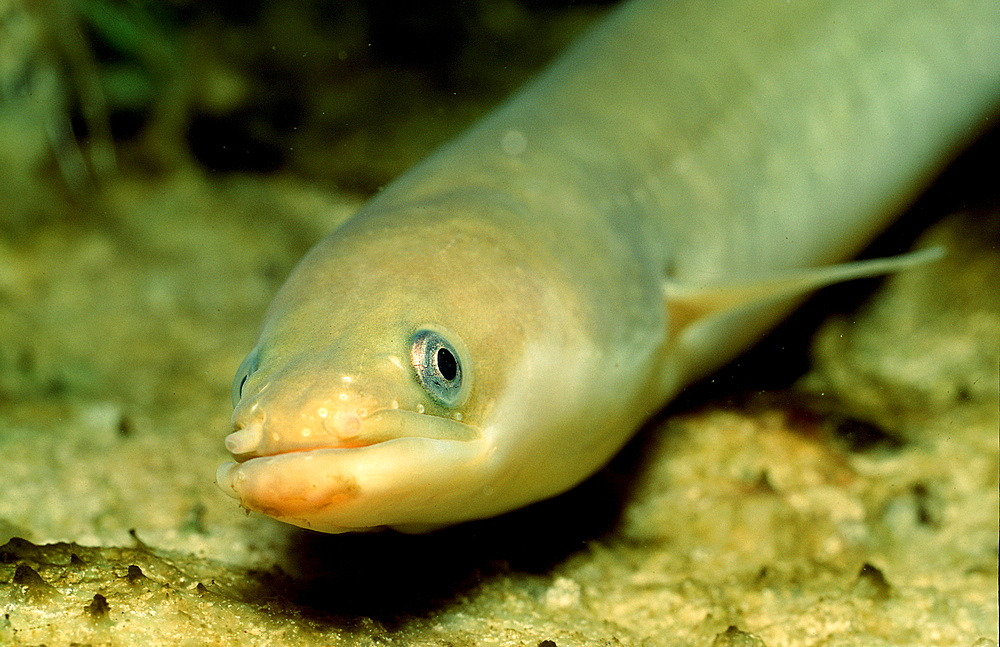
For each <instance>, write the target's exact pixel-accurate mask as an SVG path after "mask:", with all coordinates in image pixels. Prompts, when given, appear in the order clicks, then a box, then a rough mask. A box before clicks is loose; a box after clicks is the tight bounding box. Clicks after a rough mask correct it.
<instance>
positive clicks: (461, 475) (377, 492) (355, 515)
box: [216, 437, 489, 532]
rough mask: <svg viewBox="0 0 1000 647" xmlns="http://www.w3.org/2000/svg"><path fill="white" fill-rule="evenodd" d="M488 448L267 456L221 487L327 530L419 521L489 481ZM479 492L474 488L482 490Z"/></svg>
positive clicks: (387, 444)
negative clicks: (483, 475)
mask: <svg viewBox="0 0 1000 647" xmlns="http://www.w3.org/2000/svg"><path fill="white" fill-rule="evenodd" d="M488 456H489V451H488V443H486V442H485V441H483V440H482V439H481V438H480V439H478V440H473V441H462V440H442V439H432V438H420V437H406V438H397V439H392V440H387V441H384V442H379V443H375V444H372V445H367V446H364V447H358V448H346V449H345V448H325V449H312V450H308V451H293V452H287V453H281V454H274V455H270V456H259V457H254V458H250V459H247V460H245V461H243V462H241V463H236V462H227V463H223V464H222V465H220V466H219V468H218V470H217V472H216V482H217V483H218V485H219V487H220V488H221V489H222V491H223V492H225V493H226V494H228V495H229V496H231V497H233V498H235V499H237V500H238V501H239V502H240V504H241V505H242V506H243V507H244V508H246V509H248V510H253V511H256V512H260V513H263V514H265V515H268V516H270V517H273V518H275V519H278V520H279V521H284V522H286V523H291V524H293V525H296V526H301V527H304V528H313V529H316V530H321V531H323V532H348V531H354V530H366V529H373V528H378V527H383V526H394V525H397V524H407V523H418V522H421V521H422V520H424V519H426V518H428V516H429V517H430V518H431V520H432V521H433V518H434V517H435V516H442V518H444V519H448V518H450V517H451V516H452V513H453V511H452V510H449V509H447V507H442V506H443V505H444V506H448V505H449V504H447V503H445V502H444V501H443V500H442V498H443V499H444V500H447V499H450V498H452V497H453V496H454V495H455V494H456V493H457V492H462V491H465V492H468V491H469V489H468V488H469V487H470V486H473V485H474V484H475V483H477V482H478V481H479V479H480V478H481V472H482V470H481V467H482V465H483V463H484V461H486V460H487V458H488ZM474 489H475V488H473V490H474Z"/></svg>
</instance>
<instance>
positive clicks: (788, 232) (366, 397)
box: [217, 0, 1000, 532]
mask: <svg viewBox="0 0 1000 647" xmlns="http://www.w3.org/2000/svg"><path fill="white" fill-rule="evenodd" d="M998 43H1000V3H997V2H996V0H885V1H881V2H867V1H865V0H810V1H808V2H804V1H803V2H787V1H785V0H719V1H717V2H711V3H708V2H697V1H694V0H639V1H635V2H632V3H630V4H627V5H625V6H623V7H621V8H620V9H618V10H616V11H615V12H614V13H612V14H611V15H610V17H608V18H607V19H606V20H605V21H603V22H602V23H601V24H600V25H599V26H598V27H597V28H596V29H595V30H593V31H592V32H591V33H590V34H589V35H587V36H586V37H585V38H584V39H583V40H582V41H581V42H580V43H578V44H577V45H576V46H574V47H573V48H571V49H570V51H569V52H567V53H566V54H565V55H563V57H562V58H560V59H559V60H558V61H557V62H556V63H555V64H554V65H552V66H551V67H550V68H549V69H548V70H547V71H546V72H545V73H543V74H542V75H541V76H540V77H538V78H537V79H536V80H535V81H533V82H532V83H530V84H529V85H528V86H527V87H525V88H524V89H523V90H521V91H520V92H519V93H517V94H516V95H515V96H514V97H512V98H511V99H510V100H509V101H508V102H507V103H505V104H504V105H502V106H500V107H499V108H498V109H496V110H495V111H494V112H492V113H491V114H490V115H488V116H487V117H486V118H485V119H484V120H483V121H481V122H480V123H479V124H477V125H475V126H474V127H473V128H471V129H470V130H469V131H468V132H466V133H465V134H464V135H462V136H461V137H459V138H458V139H456V140H454V141H453V142H451V143H449V144H447V145H445V146H443V147H442V148H441V149H439V150H438V151H437V152H436V153H435V154H433V155H432V156H431V157H430V158H429V159H427V160H426V161H424V162H423V163H422V164H419V165H418V166H416V167H415V168H413V169H412V170H410V171H409V172H407V173H406V174H404V175H403V176H402V177H400V178H399V179H397V180H396V181H395V182H393V183H392V184H390V185H389V186H388V187H387V188H386V189H385V190H384V191H382V192H381V193H379V194H378V195H377V196H376V197H375V198H374V199H372V200H371V201H370V202H369V203H367V204H366V205H365V206H364V207H363V208H362V209H361V210H360V211H359V212H358V213H357V214H356V215H355V216H354V217H352V218H351V219H350V220H348V221H347V222H346V223H345V224H344V225H343V226H341V227H340V228H339V229H337V230H336V231H334V232H333V233H332V234H330V235H329V236H328V237H326V238H325V239H323V240H322V241H320V242H319V243H318V244H317V245H316V247H314V248H313V249H312V250H311V251H310V252H309V253H308V254H307V255H306V257H305V258H304V259H303V260H302V262H301V263H300V264H299V266H298V267H297V268H296V269H295V270H294V271H293V273H292V274H291V276H290V277H289V278H288V280H287V282H286V283H285V285H284V286H283V287H282V288H281V290H280V291H279V292H278V294H277V295H276V297H275V299H274V301H273V303H272V304H271V306H270V308H269V309H268V311H267V313H266V315H265V317H264V324H263V328H262V330H261V333H260V338H259V341H258V342H257V345H256V347H255V348H254V349H253V351H252V352H251V353H250V354H249V356H248V357H247V359H246V360H245V361H244V363H243V365H242V366H241V367H240V370H239V372H238V373H237V376H236V381H235V383H234V402H235V411H234V413H233V424H234V431H233V432H232V433H231V434H230V435H229V436H228V437H227V438H226V447H227V448H228V449H229V451H230V452H231V453H232V455H233V457H234V459H235V462H232V463H226V464H224V465H222V466H221V467H220V468H219V471H218V475H217V480H218V483H219V485H220V486H221V487H222V489H223V490H224V491H226V492H227V493H229V494H231V495H232V496H234V497H236V498H237V499H238V500H239V502H240V504H241V505H242V506H243V507H245V508H247V509H249V510H255V511H258V512H262V513H264V514H266V515H270V516H272V517H274V518H276V519H279V520H281V521H284V522H287V523H290V524H294V525H297V526H302V527H305V528H312V529H315V530H320V531H324V532H345V531H352V530H365V529H371V528H378V527H392V528H396V529H399V530H403V531H408V532H419V531H424V530H429V529H433V528H436V527H440V526H444V525H448V524H454V523H458V522H462V521H466V520H470V519H478V518H484V517H488V516H492V515H496V514H500V513H503V512H506V511H509V510H512V509H515V508H518V507H520V506H523V505H526V504H529V503H532V502H534V501H538V500H540V499H543V498H546V497H550V496H553V495H555V494H558V493H560V492H563V491H565V490H567V489H569V488H571V487H572V486H574V485H575V484H577V483H579V482H580V481H581V480H583V479H584V478H586V477H587V476H589V475H590V474H592V473H593V472H594V471H595V470H597V469H598V468H600V467H601V466H602V465H603V464H604V463H606V462H607V461H608V460H609V459H610V458H611V457H612V456H613V455H614V454H615V453H616V452H617V451H618V450H619V449H620V448H621V446H622V445H623V444H624V443H625V442H626V441H627V440H628V439H629V438H630V437H631V436H632V435H633V434H634V432H635V431H636V430H637V429H638V428H639V426H640V425H641V424H642V423H643V422H644V421H645V420H646V419H647V418H648V417H649V416H650V415H652V414H653V413H655V412H656V411H657V410H658V409H660V408H662V407H663V406H664V404H666V403H667V402H668V401H669V400H670V399H671V398H672V397H674V396H675V395H676V394H677V392H678V391H679V390H680V389H682V388H683V387H684V386H686V385H688V384H690V383H691V382H692V381H694V380H697V379H698V378H700V377H702V376H704V375H705V374H707V373H708V372H710V371H712V370H713V369H715V368H717V367H718V366H720V365H721V364H723V363H725V362H726V361H728V360H729V359H731V358H732V357H733V356H734V355H735V354H737V353H739V352H740V351H741V350H743V349H745V348H746V347H747V346H749V345H750V344H752V343H753V342H754V341H755V340H756V339H758V338H759V337H760V336H761V335H762V334H763V333H764V332H765V331H766V330H768V329H769V328H771V327H772V326H773V325H775V324H776V323H777V322H778V321H780V319H781V318H782V317H784V316H785V315H786V314H787V313H788V312H789V311H790V310H791V309H792V308H793V307H794V306H795V305H796V303H797V302H798V301H799V300H801V298H803V296H804V295H806V294H807V293H808V292H809V291H811V290H813V289H815V288H817V287H820V286H822V285H825V284H828V283H831V282H836V281H840V280H845V279H848V278H854V277H857V276H868V275H872V274H877V273H883V272H886V271H893V270H896V269H900V268H902V267H905V266H907V265H908V264H912V263H916V262H923V261H925V260H928V259H929V258H930V257H932V256H934V255H935V254H937V253H938V252H937V251H935V250H929V251H925V252H918V253H917V254H916V255H910V256H906V257H901V258H899V259H890V260H881V261H871V262H864V263H847V264H844V265H830V263H836V262H839V261H843V260H844V259H848V258H850V256H851V255H853V254H854V253H855V252H856V251H857V250H859V249H860V248H861V247H863V246H864V245H865V244H866V243H867V242H868V241H869V240H870V239H871V238H872V237H873V236H874V235H875V234H877V233H878V232H879V231H880V230H881V229H883V228H884V227H885V226H886V225H887V224H888V223H889V222H890V221H891V220H892V219H893V218H894V217H895V216H896V215H897V214H898V212H899V210H900V209H901V208H902V207H903V206H905V205H906V203H907V201H908V200H910V199H912V197H913V196H914V195H915V194H916V193H917V192H918V191H919V190H920V189H921V187H922V186H924V184H925V183H926V182H927V180H928V179H930V178H931V177H933V175H934V173H935V172H936V171H937V170H938V169H939V168H940V167H941V166H942V165H943V164H944V163H945V162H947V161H948V160H949V159H950V158H951V157H952V156H953V155H954V154H955V153H956V152H957V150H958V149H959V148H960V147H961V145H962V144H963V143H964V142H966V141H967V140H968V139H969V138H971V137H972V136H973V135H975V134H976V133H977V132H979V131H980V130H981V129H983V128H984V127H985V126H986V124H987V122H988V119H989V118H990V117H991V116H992V115H993V114H994V111H995V109H996V107H997V105H998V103H1000V46H998Z"/></svg>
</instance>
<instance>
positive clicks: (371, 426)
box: [225, 409, 481, 463]
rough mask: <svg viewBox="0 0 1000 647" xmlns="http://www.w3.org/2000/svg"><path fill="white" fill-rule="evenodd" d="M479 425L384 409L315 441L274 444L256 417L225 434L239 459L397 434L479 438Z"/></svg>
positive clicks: (365, 442)
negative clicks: (355, 427) (350, 431)
mask: <svg viewBox="0 0 1000 647" xmlns="http://www.w3.org/2000/svg"><path fill="white" fill-rule="evenodd" d="M480 435H481V432H480V429H479V428H478V427H476V426H473V425H470V424H467V423H464V422H461V421H459V420H455V419H453V418H444V417H441V416H434V415H429V414H424V413H417V412H416V411H408V410H405V409H381V410H379V411H376V412H375V413H373V414H371V415H370V416H368V417H366V418H365V419H364V421H363V424H362V428H361V430H360V432H359V433H357V434H356V435H352V436H350V437H346V438H345V437H337V436H335V435H333V434H323V435H320V436H317V437H315V438H313V439H310V440H312V441H314V442H303V443H301V444H299V443H282V442H280V441H278V442H276V443H274V444H273V445H272V444H269V443H267V442H266V439H265V430H264V424H263V422H262V421H254V422H252V423H250V424H248V425H247V426H245V427H242V428H239V429H236V430H235V431H233V432H232V433H230V434H229V435H228V436H226V440H225V444H226V449H227V450H229V453H230V454H232V455H233V459H234V460H235V461H237V462H239V463H242V462H244V461H247V460H250V459H252V458H259V457H264V456H276V455H279V454H291V453H294V452H310V451H316V450H324V449H341V450H350V449H359V448H362V447H370V446H371V445H377V444H379V443H383V442H387V441H390V440H395V439H397V438H426V439H428V440H452V441H471V440H475V439H476V438H479V437H480Z"/></svg>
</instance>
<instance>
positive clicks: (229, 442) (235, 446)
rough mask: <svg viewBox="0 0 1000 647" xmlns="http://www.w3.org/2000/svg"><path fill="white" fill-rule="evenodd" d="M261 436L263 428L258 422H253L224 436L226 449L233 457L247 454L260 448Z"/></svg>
mask: <svg viewBox="0 0 1000 647" xmlns="http://www.w3.org/2000/svg"><path fill="white" fill-rule="evenodd" d="M263 436H264V426H263V424H262V423H261V422H260V421H259V420H255V421H254V422H251V423H250V424H249V425H247V426H246V427H244V428H243V429H239V430H237V431H234V432H233V433H231V434H229V435H228V436H226V449H228V450H229V453H230V454H233V455H239V454H249V453H250V452H252V451H254V450H256V449H257V448H258V447H260V443H261V440H262V439H263Z"/></svg>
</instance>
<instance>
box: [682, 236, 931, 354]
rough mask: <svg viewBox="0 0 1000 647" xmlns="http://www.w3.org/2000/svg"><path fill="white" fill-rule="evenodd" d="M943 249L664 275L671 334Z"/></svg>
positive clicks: (906, 265)
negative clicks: (722, 276)
mask: <svg viewBox="0 0 1000 647" xmlns="http://www.w3.org/2000/svg"><path fill="white" fill-rule="evenodd" d="M944 254H945V249H944V247H941V246H936V247H929V248H926V249H921V250H917V251H914V252H909V253H907V254H901V255H899V256H892V257H889V258H873V259H869V260H863V261H852V262H849V263H840V264H837V265H826V266H823V267H810V268H803V269H800V270H791V271H787V272H781V273H778V274H774V275H771V276H765V277H761V278H759V279H755V280H753V281H748V282H726V283H715V284H703V285H690V284H682V283H678V282H674V281H667V282H666V283H665V285H664V295H665V297H666V306H667V315H668V318H667V320H668V321H669V326H670V338H671V339H677V338H678V337H679V336H680V335H682V334H683V333H684V332H685V330H687V329H688V328H690V327H692V326H694V325H697V324H699V323H701V322H704V321H707V320H710V319H713V318H715V317H716V316H719V315H723V314H726V313H729V312H732V311H734V310H738V309H740V308H744V307H747V306H752V305H757V304H760V303H763V302H766V301H771V300H780V299H787V298H793V297H798V296H804V295H806V294H808V293H809V292H813V291H815V290H818V289H820V288H823V287H826V286H828V285H833V284H834V283H840V282H842V281H850V280H853V279H862V278H869V277H873V276H879V275H882V274H891V273H893V272H900V271H902V270H907V269H910V268H912V267H916V266H919V265H923V264H925V263H930V262H932V261H936V260H938V259H940V258H941V257H943V256H944Z"/></svg>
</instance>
